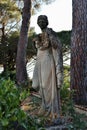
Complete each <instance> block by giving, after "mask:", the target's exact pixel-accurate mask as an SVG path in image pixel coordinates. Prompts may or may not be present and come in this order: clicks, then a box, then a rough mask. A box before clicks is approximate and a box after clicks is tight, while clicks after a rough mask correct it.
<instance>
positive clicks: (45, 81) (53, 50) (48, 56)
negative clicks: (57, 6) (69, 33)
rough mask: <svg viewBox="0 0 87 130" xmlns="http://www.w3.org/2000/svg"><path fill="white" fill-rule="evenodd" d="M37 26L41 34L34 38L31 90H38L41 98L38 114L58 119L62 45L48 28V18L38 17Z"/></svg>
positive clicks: (61, 80) (59, 111) (61, 76)
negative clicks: (34, 56)
mask: <svg viewBox="0 0 87 130" xmlns="http://www.w3.org/2000/svg"><path fill="white" fill-rule="evenodd" d="M37 24H38V25H39V27H40V28H41V31H42V33H41V34H38V35H37V36H36V37H35V38H34V43H35V46H36V48H37V60H36V64H35V68H34V72H33V83H32V87H33V88H39V91H40V95H41V98H42V105H41V109H40V111H39V113H38V114H41V115H44V116H49V115H50V116H51V117H52V119H55V118H59V117H60V113H61V104H60V87H61V86H62V83H63V57H62V44H61V42H60V40H59V39H58V36H57V34H56V32H54V31H53V30H52V29H51V28H48V27H47V26H48V18H47V16H45V15H40V16H39V17H38V20H37Z"/></svg>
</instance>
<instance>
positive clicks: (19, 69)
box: [16, 0, 31, 85]
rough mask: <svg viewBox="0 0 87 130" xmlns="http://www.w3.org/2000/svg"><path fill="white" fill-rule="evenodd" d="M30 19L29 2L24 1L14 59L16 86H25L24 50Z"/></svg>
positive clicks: (28, 0)
mask: <svg viewBox="0 0 87 130" xmlns="http://www.w3.org/2000/svg"><path fill="white" fill-rule="evenodd" d="M30 18H31V0H24V8H23V14H22V19H23V20H22V26H21V31H20V38H19V42H18V49H17V59H16V79H17V84H18V85H22V84H26V81H27V70H26V49H27V43H28V29H29V24H30Z"/></svg>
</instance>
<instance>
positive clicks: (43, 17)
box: [37, 15, 48, 25]
mask: <svg viewBox="0 0 87 130" xmlns="http://www.w3.org/2000/svg"><path fill="white" fill-rule="evenodd" d="M41 19H42V20H44V21H45V22H46V24H47V25H48V18H47V16H46V15H40V16H38V19H37V24H38V23H39V21H40V20H41Z"/></svg>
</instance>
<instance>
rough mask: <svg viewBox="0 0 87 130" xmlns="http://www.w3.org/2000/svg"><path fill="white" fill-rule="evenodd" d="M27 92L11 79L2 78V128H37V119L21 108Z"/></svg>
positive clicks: (0, 125)
mask: <svg viewBox="0 0 87 130" xmlns="http://www.w3.org/2000/svg"><path fill="white" fill-rule="evenodd" d="M27 93H28V92H27V91H26V90H25V91H23V92H22V91H19V90H18V88H17V87H16V86H15V84H14V82H12V81H11V80H10V79H0V130H29V129H31V130H32V129H33V130H36V129H37V127H38V125H37V124H36V121H35V120H33V119H32V118H30V117H29V116H28V115H27V113H25V112H24V111H23V110H21V109H20V103H21V101H22V100H23V99H24V98H25V97H26V95H27ZM28 94H29V93H28Z"/></svg>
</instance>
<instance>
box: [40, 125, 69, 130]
mask: <svg viewBox="0 0 87 130" xmlns="http://www.w3.org/2000/svg"><path fill="white" fill-rule="evenodd" d="M44 129H45V130H68V128H66V126H62V125H61V126H50V127H47V128H44ZM39 130H41V128H40V129H39Z"/></svg>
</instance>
